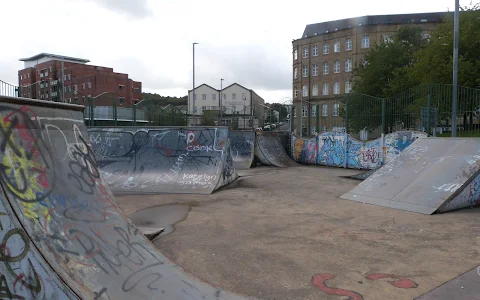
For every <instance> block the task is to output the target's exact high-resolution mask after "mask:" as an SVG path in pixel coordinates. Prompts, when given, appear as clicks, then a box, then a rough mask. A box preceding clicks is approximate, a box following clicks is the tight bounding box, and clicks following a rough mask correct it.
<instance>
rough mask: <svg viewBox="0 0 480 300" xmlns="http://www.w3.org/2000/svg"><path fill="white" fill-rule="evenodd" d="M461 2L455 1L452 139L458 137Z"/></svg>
mask: <svg viewBox="0 0 480 300" xmlns="http://www.w3.org/2000/svg"><path fill="white" fill-rule="evenodd" d="M459 2H460V1H459V0H455V14H454V15H453V18H454V19H453V87H452V89H453V90H452V137H456V136H457V92H458V87H457V85H458V40H459V31H460V13H459V6H460V4H459Z"/></svg>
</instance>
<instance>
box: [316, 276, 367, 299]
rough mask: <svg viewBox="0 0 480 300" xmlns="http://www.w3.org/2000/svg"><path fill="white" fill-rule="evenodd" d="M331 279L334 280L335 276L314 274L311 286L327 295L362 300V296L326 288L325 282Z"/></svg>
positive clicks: (347, 291)
mask: <svg viewBox="0 0 480 300" xmlns="http://www.w3.org/2000/svg"><path fill="white" fill-rule="evenodd" d="M332 278H335V275H333V274H329V273H323V274H316V275H313V276H312V284H313V285H314V286H315V287H317V288H318V289H319V290H321V291H322V292H324V293H325V294H328V295H335V296H347V297H348V298H347V299H348V300H363V296H362V295H360V294H359V293H356V292H353V291H349V290H344V289H337V288H332V287H329V286H327V285H326V281H327V280H330V279H332Z"/></svg>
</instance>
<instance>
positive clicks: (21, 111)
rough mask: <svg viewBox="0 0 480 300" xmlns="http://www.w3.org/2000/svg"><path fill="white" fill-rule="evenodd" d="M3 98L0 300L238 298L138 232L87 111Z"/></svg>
mask: <svg viewBox="0 0 480 300" xmlns="http://www.w3.org/2000/svg"><path fill="white" fill-rule="evenodd" d="M0 101H1V102H0V115H1V117H0V130H1V135H0V140H1V142H0V185H1V188H2V193H1V194H0V221H1V223H0V236H1V239H2V247H1V251H0V253H1V255H2V257H3V259H2V261H1V262H0V270H1V274H0V281H1V291H0V297H1V298H2V299H4V298H10V299H78V298H81V299H240V296H237V295H234V294H231V293H228V292H224V291H222V290H219V289H216V288H214V287H212V286H209V285H207V284H205V283H202V282H201V281H199V280H197V279H195V278H193V277H190V276H188V275H187V274H185V273H183V272H182V270H181V269H180V268H179V267H178V266H176V265H174V264H173V263H171V262H170V261H169V260H168V259H166V258H165V257H164V256H163V255H162V254H161V253H160V252H158V251H157V249H156V248H155V247H154V246H153V245H152V244H151V243H150V242H149V241H148V239H147V238H145V236H143V235H142V234H140V233H139V231H138V230H137V228H136V227H135V226H134V225H133V224H132V223H131V221H130V220H129V219H128V218H127V217H126V215H125V214H124V212H123V211H122V210H121V209H120V208H119V207H118V206H117V204H116V203H115V200H114V198H113V196H112V193H111V192H110V189H109V187H108V185H107V184H106V182H105V181H104V180H103V179H102V176H101V174H100V171H99V169H98V165H97V162H96V160H95V158H94V155H93V152H92V149H91V148H90V147H89V144H88V141H89V139H88V135H87V132H86V128H85V126H84V124H83V113H82V110H83V107H82V106H76V105H67V104H63V105H59V104H56V103H53V102H44V101H38V100H35V101H29V100H27V99H21V98H9V97H0ZM40 106H41V107H40ZM179 132H182V131H177V134H178V133H179ZM201 132H203V131H202V130H200V131H197V132H196V133H201ZM218 134H220V133H218ZM225 135H226V134H225ZM142 136H143V137H148V133H145V134H143V135H140V136H138V138H139V139H140V137H142ZM187 136H188V135H187ZM216 136H217V135H216ZM217 137H218V139H214V140H215V141H217V142H216V143H213V144H212V145H213V146H212V149H213V151H217V149H222V146H221V145H220V144H219V142H218V141H219V140H222V138H221V137H220V136H217ZM223 141H227V139H226V138H223ZM139 143H141V142H140V141H139ZM225 146H227V145H225V144H224V147H225ZM227 149H228V148H227ZM118 151H120V149H119V150H118ZM122 151H123V150H122ZM163 151H165V150H163ZM215 153H216V154H217V155H218V156H221V155H226V154H225V153H220V152H215ZM212 159H213V158H212ZM219 168H221V166H219ZM22 297H23V298H22Z"/></svg>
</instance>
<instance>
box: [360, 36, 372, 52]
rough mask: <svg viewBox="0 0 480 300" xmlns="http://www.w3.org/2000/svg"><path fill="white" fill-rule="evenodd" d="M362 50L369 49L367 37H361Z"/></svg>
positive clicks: (368, 38)
mask: <svg viewBox="0 0 480 300" xmlns="http://www.w3.org/2000/svg"><path fill="white" fill-rule="evenodd" d="M362 48H364V49H365V48H370V37H369V36H368V35H364V36H362Z"/></svg>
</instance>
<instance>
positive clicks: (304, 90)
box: [302, 85, 308, 97]
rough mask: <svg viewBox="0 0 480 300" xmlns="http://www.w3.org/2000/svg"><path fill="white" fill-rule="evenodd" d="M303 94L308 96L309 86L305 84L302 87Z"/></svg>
mask: <svg viewBox="0 0 480 300" xmlns="http://www.w3.org/2000/svg"><path fill="white" fill-rule="evenodd" d="M302 96H303V97H308V86H307V85H304V86H303V88H302Z"/></svg>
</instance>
